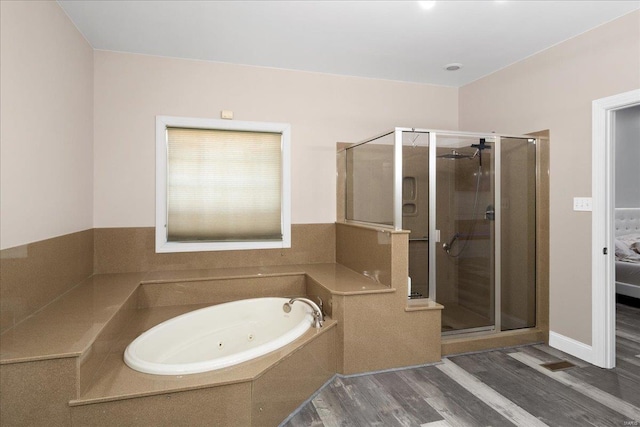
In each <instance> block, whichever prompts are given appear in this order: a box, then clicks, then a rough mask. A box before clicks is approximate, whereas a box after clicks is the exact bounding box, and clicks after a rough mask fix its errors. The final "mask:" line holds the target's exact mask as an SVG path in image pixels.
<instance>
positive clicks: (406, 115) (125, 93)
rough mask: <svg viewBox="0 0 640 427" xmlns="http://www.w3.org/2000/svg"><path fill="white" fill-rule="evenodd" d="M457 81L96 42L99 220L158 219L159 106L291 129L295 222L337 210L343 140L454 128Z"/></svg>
mask: <svg viewBox="0 0 640 427" xmlns="http://www.w3.org/2000/svg"><path fill="white" fill-rule="evenodd" d="M457 93H458V91H457V89H456V88H451V87H442V86H431V85H423V84H411V83H401V82H392V81H386V80H376V79H365V78H353V77H344V76H334V75H326V74H319V73H308V72H299V71H286V70H278V69H269V68H259V67H249V66H241V65H233V64H221V63H212V62H204V61H191V60H183V59H169V58H161V57H152V56H143V55H132V54H121V53H113V52H102V51H96V52H95V92H94V95H95V110H94V113H95V131H94V138H95V147H94V150H95V157H94V159H95V176H94V177H95V186H94V190H95V192H94V197H95V203H94V212H95V215H94V226H95V227H140V226H153V225H154V223H155V214H154V212H155V145H154V144H155V127H154V126H155V116H156V115H175V116H190V117H209V118H219V117H220V110H222V109H228V110H233V112H234V113H235V119H236V120H246V121H273V122H286V123H290V124H291V129H292V139H291V142H292V222H293V223H298V224H300V223H327V222H333V221H334V220H335V217H336V197H335V196H336V169H335V168H336V158H335V155H336V154H335V147H336V145H335V144H336V142H339V141H347V142H349V141H353V142H356V141H359V140H361V139H364V138H367V137H370V136H373V135H375V134H377V133H379V132H381V131H383V130H385V129H388V128H392V127H395V126H410V127H435V128H446V129H457V127H458V123H457V114H458V101H457Z"/></svg>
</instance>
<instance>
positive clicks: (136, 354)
mask: <svg viewBox="0 0 640 427" xmlns="http://www.w3.org/2000/svg"><path fill="white" fill-rule="evenodd" d="M288 301H289V299H288V298H254V299H246V300H240V301H233V302H229V303H225V304H219V305H214V306H211V307H206V308H202V309H200V310H195V311H192V312H189V313H185V314H183V315H181V316H177V317H174V318H173V319H169V320H167V321H165V322H163V323H160V324H159V325H157V326H154V327H153V328H151V329H149V330H148V331H146V332H144V333H143V334H141V335H140V336H139V337H138V338H136V339H135V340H134V341H133V342H131V343H130V344H129V346H128V347H127V349H126V350H125V353H124V361H125V363H126V364H127V365H128V366H129V367H130V368H132V369H135V370H136V371H140V372H144V373H148V374H156V375H183V374H195V373H198V372H207V371H213V370H215V369H222V368H226V367H229V366H233V365H236V364H238V363H242V362H246V361H248V360H251V359H254V358H256V357H259V356H262V355H264V354H267V353H269V352H271V351H274V350H276V349H278V348H280V347H283V346H285V345H287V344H289V343H290V342H292V341H294V340H295V339H296V338H298V337H300V336H301V335H303V334H304V333H305V332H306V331H307V330H308V329H309V328H310V327H311V325H312V324H313V311H312V309H311V307H309V306H308V305H307V304H303V303H294V304H292V305H291V311H290V312H288V313H287V312H285V311H284V310H283V306H284V304H285V303H286V302H288Z"/></svg>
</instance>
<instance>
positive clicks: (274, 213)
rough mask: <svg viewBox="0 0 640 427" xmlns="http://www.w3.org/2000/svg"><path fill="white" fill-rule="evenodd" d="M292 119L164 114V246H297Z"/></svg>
mask: <svg viewBox="0 0 640 427" xmlns="http://www.w3.org/2000/svg"><path fill="white" fill-rule="evenodd" d="M289 139H290V126H289V125H288V124H281V123H257V122H238V121H228V120H211V119H191V118H183V117H166V116H158V117H156V252H195V251H215V250H236V249H269V248H289V247H291V214H290V210H291V196H290V193H291V190H290V188H291V185H290V152H289V150H290V148H289V145H290V144H289Z"/></svg>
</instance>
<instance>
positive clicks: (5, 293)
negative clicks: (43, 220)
mask: <svg viewBox="0 0 640 427" xmlns="http://www.w3.org/2000/svg"><path fill="white" fill-rule="evenodd" d="M93 245H94V241H93V230H86V231H80V232H77V233H71V234H67V235H64V236H61V237H54V238H51V239H47V240H42V241H39V242H35V243H29V244H26V245H22V246H17V247H13V248H9V249H3V250H2V251H0V302H1V305H0V333H1V332H3V331H6V330H7V329H8V328H10V327H12V326H14V325H16V324H18V323H20V322H21V321H22V320H24V319H26V318H27V317H29V316H30V315H32V314H33V313H35V312H36V311H38V310H40V309H41V308H42V307H44V306H45V305H47V304H48V303H50V302H51V301H53V300H54V299H56V298H58V297H59V296H60V295H62V294H63V293H65V292H67V291H69V290H70V289H71V288H73V287H74V286H76V285H77V284H78V283H80V282H81V281H83V280H84V279H86V278H87V277H89V276H91V275H92V274H93Z"/></svg>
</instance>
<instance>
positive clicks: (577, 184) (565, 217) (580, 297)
mask: <svg viewBox="0 0 640 427" xmlns="http://www.w3.org/2000/svg"><path fill="white" fill-rule="evenodd" d="M541 30H542V29H541ZM639 70H640V12H634V13H631V14H629V15H626V16H624V17H622V18H619V19H617V20H615V21H612V22H610V23H608V24H606V25H603V26H601V27H598V28H596V29H594V30H591V31H589V32H587V33H584V34H582V35H580V36H578V37H575V38H573V39H571V40H569V41H566V42H564V43H562V44H559V45H557V46H555V47H553V48H550V49H548V50H546V51H544V52H542V53H539V54H537V55H535V56H532V57H530V58H528V59H526V60H524V61H521V62H518V63H516V64H514V65H512V66H510V67H508V68H505V69H503V70H501V71H498V72H496V73H494V74H492V75H490V76H487V77H485V78H483V79H480V80H478V81H476V82H473V83H471V84H469V85H466V86H464V87H462V88H461V89H460V95H459V96H460V99H459V103H460V116H459V119H460V123H459V124H460V128H461V129H465V130H478V131H494V130H495V131H496V132H503V133H515V134H523V133H528V132H534V131H539V130H544V129H549V130H550V141H551V142H550V147H551V153H550V158H551V165H550V180H551V192H550V235H551V238H550V258H551V259H550V330H551V331H553V332H556V333H558V334H561V335H564V336H567V337H569V338H573V339H575V340H577V341H580V342H582V343H585V344H587V345H589V344H591V268H590V263H591V215H590V214H589V213H588V212H574V211H573V210H572V202H573V197H575V196H589V195H591V103H592V101H593V100H595V99H599V98H603V97H606V96H610V95H615V94H618V93H622V92H626V91H629V90H633V89H637V88H639V87H640V72H639Z"/></svg>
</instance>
